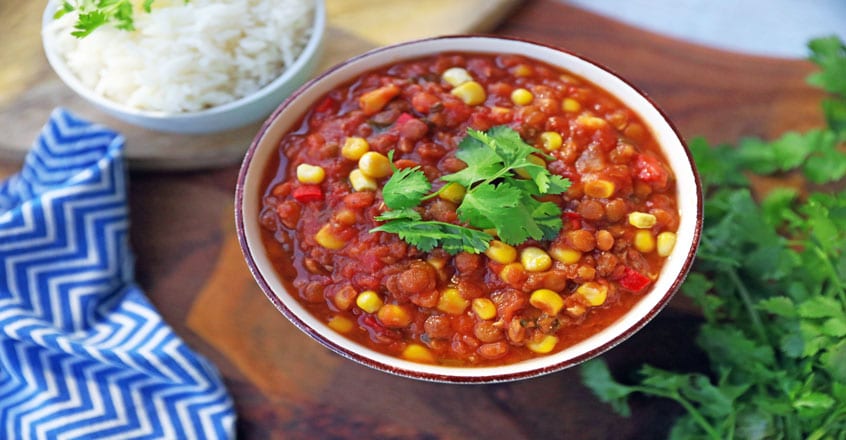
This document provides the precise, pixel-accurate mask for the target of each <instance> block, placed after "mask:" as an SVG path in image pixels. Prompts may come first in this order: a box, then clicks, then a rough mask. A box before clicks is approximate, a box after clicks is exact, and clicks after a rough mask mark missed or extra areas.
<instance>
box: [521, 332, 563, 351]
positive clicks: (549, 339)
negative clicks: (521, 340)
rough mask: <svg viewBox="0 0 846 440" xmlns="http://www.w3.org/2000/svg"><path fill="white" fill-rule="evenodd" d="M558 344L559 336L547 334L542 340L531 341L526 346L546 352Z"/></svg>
mask: <svg viewBox="0 0 846 440" xmlns="http://www.w3.org/2000/svg"><path fill="white" fill-rule="evenodd" d="M556 344H558V336H553V335H546V336H544V337H543V339H541V340H540V341H537V342H529V343H528V344H526V347H529V350H532V351H534V352H535V353H538V354H546V353H549V352H551V351H552V350H554V349H555V345H556Z"/></svg>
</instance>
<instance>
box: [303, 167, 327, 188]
mask: <svg viewBox="0 0 846 440" xmlns="http://www.w3.org/2000/svg"><path fill="white" fill-rule="evenodd" d="M325 178H326V171H325V170H324V169H323V167H320V166H316V165H309V164H307V163H301V164H299V165H297V180H299V181H300V182H302V183H306V184H312V185H317V184H319V183H321V182H323V179H325Z"/></svg>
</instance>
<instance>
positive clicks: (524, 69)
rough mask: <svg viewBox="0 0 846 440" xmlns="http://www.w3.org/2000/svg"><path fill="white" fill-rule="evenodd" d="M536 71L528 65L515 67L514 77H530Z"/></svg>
mask: <svg viewBox="0 0 846 440" xmlns="http://www.w3.org/2000/svg"><path fill="white" fill-rule="evenodd" d="M533 71H534V70H533V69H532V66H529V65H528V64H518V65H516V66H514V70H513V71H512V73H513V74H514V76H530V75H531V74H532V72H533Z"/></svg>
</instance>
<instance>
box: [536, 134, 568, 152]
mask: <svg viewBox="0 0 846 440" xmlns="http://www.w3.org/2000/svg"><path fill="white" fill-rule="evenodd" d="M540 140H541V146H543V149H544V150H546V151H554V150H557V149H559V148H561V143H562V142H563V141H562V139H561V135H560V134H558V133H556V132H554V131H545V132H543V133H541V135H540Z"/></svg>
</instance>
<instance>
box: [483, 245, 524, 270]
mask: <svg viewBox="0 0 846 440" xmlns="http://www.w3.org/2000/svg"><path fill="white" fill-rule="evenodd" d="M485 255H487V256H488V258H490V259H491V260H493V261H495V262H497V263H499V264H508V263H513V262H514V261H515V260H517V249H515V248H514V246H511V245H510V244H506V243H503V242H501V241H499V240H491V242H490V244H489V245H488V249H487V250H486V251H485Z"/></svg>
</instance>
